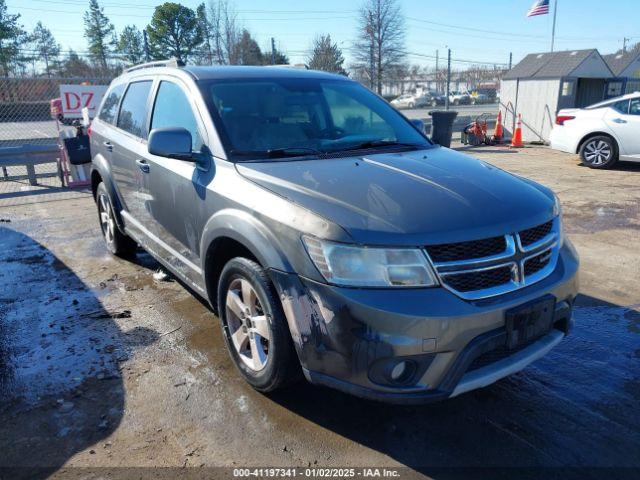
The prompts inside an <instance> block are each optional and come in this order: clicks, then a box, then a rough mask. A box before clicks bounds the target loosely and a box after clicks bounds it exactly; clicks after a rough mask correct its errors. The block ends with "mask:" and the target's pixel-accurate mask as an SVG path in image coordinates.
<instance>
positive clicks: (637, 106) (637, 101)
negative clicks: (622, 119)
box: [629, 98, 640, 115]
mask: <svg viewBox="0 0 640 480" xmlns="http://www.w3.org/2000/svg"><path fill="white" fill-rule="evenodd" d="M629 115H640V98H634V99H633V100H631V104H630V105H629Z"/></svg>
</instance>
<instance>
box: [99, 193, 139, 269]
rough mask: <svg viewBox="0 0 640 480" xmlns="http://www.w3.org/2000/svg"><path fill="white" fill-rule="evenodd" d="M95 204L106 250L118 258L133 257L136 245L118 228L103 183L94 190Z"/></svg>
mask: <svg viewBox="0 0 640 480" xmlns="http://www.w3.org/2000/svg"><path fill="white" fill-rule="evenodd" d="M96 204H97V206H98V221H99V222H100V229H101V230H102V237H103V238H104V243H105V244H106V246H107V250H109V251H110V252H111V253H112V254H113V255H117V256H118V257H130V256H132V255H134V254H135V252H136V250H137V248H138V245H137V244H136V242H134V241H133V240H132V239H131V238H130V237H128V236H127V235H125V234H124V233H122V232H121V231H120V229H119V228H118V225H117V224H116V220H115V215H114V212H113V206H112V204H111V197H110V196H109V192H107V187H105V185H104V183H103V182H100V184H99V185H98V188H97V190H96Z"/></svg>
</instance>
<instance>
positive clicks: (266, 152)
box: [230, 147, 324, 158]
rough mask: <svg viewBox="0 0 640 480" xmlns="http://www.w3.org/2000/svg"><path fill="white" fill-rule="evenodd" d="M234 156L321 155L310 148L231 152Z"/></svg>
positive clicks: (278, 156)
mask: <svg viewBox="0 0 640 480" xmlns="http://www.w3.org/2000/svg"><path fill="white" fill-rule="evenodd" d="M230 153H231V154H232V155H237V156H240V157H255V158H265V157H267V158H285V157H304V156H306V155H321V154H322V153H324V152H321V151H320V150H318V149H315V148H310V147H288V148H271V149H269V150H231V152H230Z"/></svg>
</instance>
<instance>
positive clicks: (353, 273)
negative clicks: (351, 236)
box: [302, 236, 438, 287]
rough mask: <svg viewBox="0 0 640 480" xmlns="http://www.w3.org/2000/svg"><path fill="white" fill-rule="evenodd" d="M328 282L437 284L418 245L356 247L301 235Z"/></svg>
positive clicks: (357, 285)
mask: <svg viewBox="0 0 640 480" xmlns="http://www.w3.org/2000/svg"><path fill="white" fill-rule="evenodd" d="M302 240H303V242H304V245H305V247H306V248H307V252H308V253H309V256H310V257H311V260H312V261H313V263H314V264H315V266H316V267H317V268H318V270H319V271H320V273H321V274H322V276H323V277H324V278H325V280H326V281H327V282H330V283H333V284H335V285H343V286H351V287H433V286H436V285H437V284H438V281H437V280H436V278H435V275H434V273H433V270H432V269H431V266H430V265H429V262H428V260H427V257H426V255H425V254H424V252H422V250H419V249H417V248H374V247H357V246H353V245H345V244H342V243H334V242H328V241H326V240H319V239H317V238H313V237H307V236H304V237H302Z"/></svg>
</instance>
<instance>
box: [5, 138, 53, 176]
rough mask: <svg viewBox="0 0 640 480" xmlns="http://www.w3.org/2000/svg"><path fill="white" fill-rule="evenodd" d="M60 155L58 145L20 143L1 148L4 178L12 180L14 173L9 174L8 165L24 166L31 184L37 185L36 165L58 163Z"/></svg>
mask: <svg viewBox="0 0 640 480" xmlns="http://www.w3.org/2000/svg"><path fill="white" fill-rule="evenodd" d="M59 156H60V149H59V148H58V145H56V144H51V145H29V144H27V145H20V146H17V147H3V148H0V167H1V168H2V178H3V179H4V180H10V179H11V178H12V177H13V176H14V175H11V176H10V175H9V172H8V169H7V168H8V167H18V166H24V167H25V168H26V170H27V178H28V179H29V184H30V185H37V184H38V179H37V176H36V169H35V166H36V165H41V164H44V163H57V161H58V157H59Z"/></svg>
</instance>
